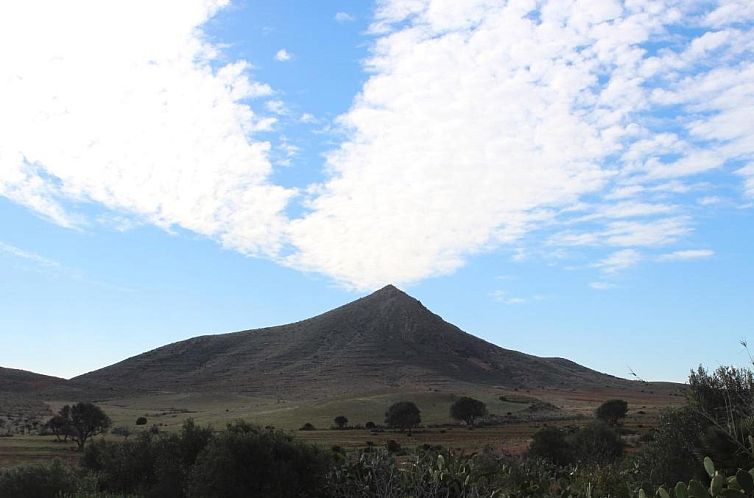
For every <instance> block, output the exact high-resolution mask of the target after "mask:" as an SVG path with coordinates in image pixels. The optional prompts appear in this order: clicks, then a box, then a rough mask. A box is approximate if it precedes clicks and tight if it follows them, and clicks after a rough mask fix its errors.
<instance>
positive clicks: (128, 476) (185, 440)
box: [82, 419, 213, 498]
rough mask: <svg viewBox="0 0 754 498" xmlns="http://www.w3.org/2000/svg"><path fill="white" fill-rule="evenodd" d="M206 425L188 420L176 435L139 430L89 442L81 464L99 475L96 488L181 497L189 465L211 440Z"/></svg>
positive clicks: (155, 497) (154, 496)
mask: <svg viewBox="0 0 754 498" xmlns="http://www.w3.org/2000/svg"><path fill="white" fill-rule="evenodd" d="M212 437H213V435H212V430H211V428H210V427H200V426H197V425H196V424H195V423H194V421H193V420H191V419H188V420H186V421H185V422H184V423H183V427H182V428H181V431H180V432H179V433H178V434H159V435H154V434H151V433H150V432H141V433H139V434H138V436H137V437H135V438H132V439H131V440H128V441H124V442H120V443H116V442H112V441H96V442H95V443H93V444H91V445H89V446H88V447H87V449H86V451H85V453H84V457H83V459H82V466H83V467H84V468H85V469H87V470H89V471H90V472H93V473H96V474H97V475H98V476H99V485H100V488H101V489H102V490H104V491H109V492H121V493H134V494H138V495H142V496H144V497H146V498H158V497H159V498H183V497H184V496H185V494H184V489H185V487H186V482H187V480H188V475H189V473H190V471H191V467H192V466H193V465H194V462H195V460H196V458H197V455H198V454H199V453H200V452H201V451H202V450H203V449H204V447H205V446H207V444H208V443H209V441H210V440H211V439H212Z"/></svg>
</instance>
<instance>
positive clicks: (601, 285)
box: [589, 282, 615, 291]
mask: <svg viewBox="0 0 754 498" xmlns="http://www.w3.org/2000/svg"><path fill="white" fill-rule="evenodd" d="M589 287H591V288H592V289H594V290H599V291H603V290H609V289H612V288H614V287H615V285H614V284H611V283H609V282H591V283H590V284H589Z"/></svg>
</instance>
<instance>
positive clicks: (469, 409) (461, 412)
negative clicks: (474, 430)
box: [450, 396, 487, 425]
mask: <svg viewBox="0 0 754 498" xmlns="http://www.w3.org/2000/svg"><path fill="white" fill-rule="evenodd" d="M485 415H487V405H485V404H484V403H483V402H481V401H479V400H478V399H474V398H469V397H468V396H462V397H460V398H458V399H457V400H455V401H454V402H453V404H452V405H450V416H451V417H453V418H454V419H455V420H459V421H463V422H466V424H467V425H474V421H476V420H477V419H478V418H481V417H484V416H485Z"/></svg>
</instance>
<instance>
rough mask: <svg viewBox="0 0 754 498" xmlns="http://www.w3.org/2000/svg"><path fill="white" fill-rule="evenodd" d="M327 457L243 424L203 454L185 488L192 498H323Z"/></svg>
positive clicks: (282, 436) (231, 428) (234, 426)
mask: <svg viewBox="0 0 754 498" xmlns="http://www.w3.org/2000/svg"><path fill="white" fill-rule="evenodd" d="M329 465H330V456H329V455H328V454H327V453H325V452H323V451H322V450H320V449H319V448H317V447H315V446H311V445H306V444H303V443H299V442H297V441H294V440H293V439H292V438H291V436H289V435H288V434H285V433H283V432H281V431H277V430H272V429H262V428H260V427H257V426H254V425H251V424H248V423H246V422H243V421H239V422H235V423H233V424H230V425H229V426H228V428H227V429H226V430H225V431H224V432H223V433H222V434H220V435H219V436H217V437H216V438H215V439H213V440H212V441H211V442H210V443H209V444H208V445H207V447H206V448H205V449H204V450H203V451H202V452H201V454H200V455H199V457H198V458H197V460H196V464H195V465H194V467H193V469H192V471H191V476H190V479H189V484H188V493H187V494H188V496H189V497H192V498H254V497H259V498H286V497H291V498H293V497H299V498H301V497H320V496H322V497H324V496H326V494H325V493H324V489H325V476H326V474H327V470H328V468H329Z"/></svg>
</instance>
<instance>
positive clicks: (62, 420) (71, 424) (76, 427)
mask: <svg viewBox="0 0 754 498" xmlns="http://www.w3.org/2000/svg"><path fill="white" fill-rule="evenodd" d="M110 424H111V421H110V417H108V416H107V415H105V412H103V411H102V409H101V408H100V407H99V406H97V405H94V404H92V403H83V402H80V403H76V404H75V405H73V406H70V405H65V406H64V407H63V408H61V409H60V411H59V412H58V414H57V415H55V416H54V417H52V418H51V419H50V420H49V422H47V426H48V427H49V428H50V430H52V432H53V433H54V434H55V437H56V438H58V440H60V436H61V435H63V436H64V437H65V439H64V441H67V440H68V437H70V438H71V440H73V441H74V442H75V443H76V444H77V445H78V448H79V450H83V449H84V446H85V445H86V442H87V440H88V439H89V438H91V437H93V436H97V435H99V434H102V433H103V432H105V431H106V430H107V429H108V428H109V427H110Z"/></svg>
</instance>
